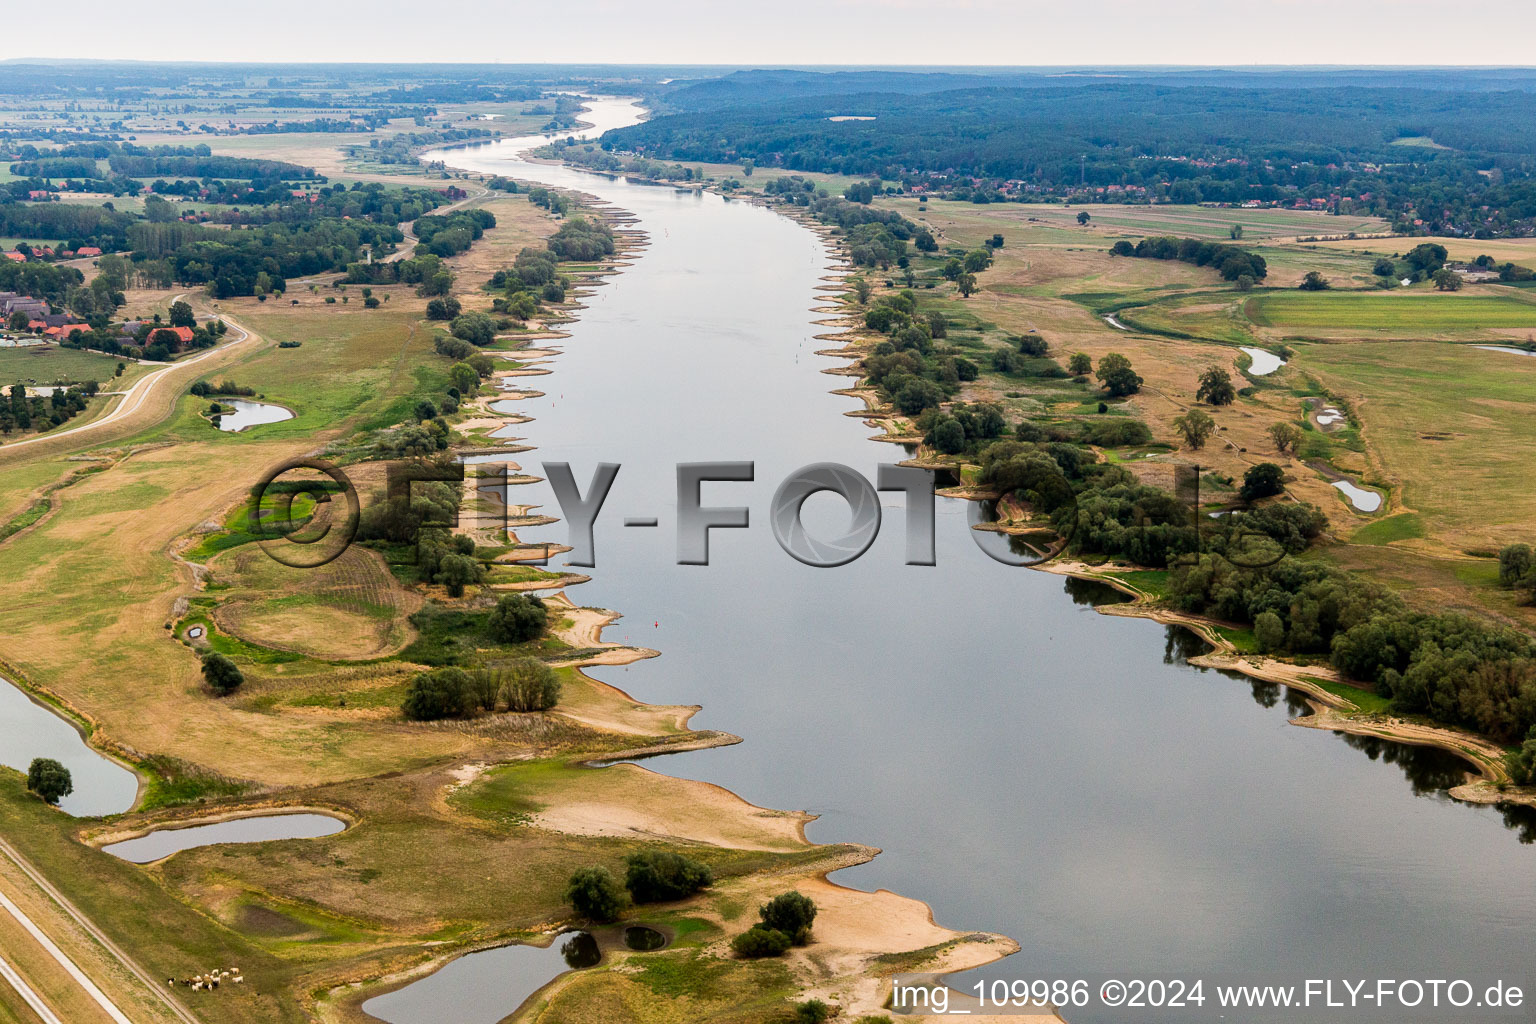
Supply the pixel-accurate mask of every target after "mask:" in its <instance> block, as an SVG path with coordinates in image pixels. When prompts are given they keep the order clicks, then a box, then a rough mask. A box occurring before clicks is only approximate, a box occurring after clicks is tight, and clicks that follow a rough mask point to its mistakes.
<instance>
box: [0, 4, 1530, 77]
mask: <svg viewBox="0 0 1536 1024" xmlns="http://www.w3.org/2000/svg"><path fill="white" fill-rule="evenodd" d="M55 29H56V31H54V30H55ZM1533 40H1536V4H1527V3H1514V4H1500V5H1497V7H1495V8H1486V9H1484V8H1479V7H1477V6H1475V5H1474V6H1458V5H1455V4H1446V3H1445V0H1390V2H1385V0H1270V2H1268V3H1264V4H1239V3H1232V2H1231V0H1220V2H1218V0H1162V2H1155V3H1154V2H1147V0H1098V2H1092V0H1090V2H1087V3H1083V2H1078V3H1072V2H1067V0H1050V2H1041V0H769V2H766V3H731V2H729V0H645V2H621V0H553V2H551V0H540V2H537V3H532V2H526V0H496V2H486V0H463V2H459V3H445V4H429V3H422V2H421V0H409V2H406V0H324V2H319V3H310V4H293V3H267V4H224V3H211V4H210V3H208V2H207V0H196V2H194V0H141V2H139V3H135V4H125V3H123V2H122V0H69V2H68V3H66V5H65V7H64V8H63V9H60V10H59V11H56V12H54V14H52V15H50V16H49V17H48V18H44V19H43V20H42V21H40V22H38V23H37V24H36V25H34V26H32V27H31V28H29V29H26V30H23V31H16V32H6V33H4V34H3V36H0V58H15V57H92V58H133V59H140V60H157V59H159V60H301V61H431V62H441V61H464V62H481V61H506V62H508V63H530V62H540V61H551V62H599V63H689V64H760V65H775V64H791V63H797V64H1014V65H1042V64H1222V65H1233V64H1351V65H1358V64H1507V65H1508V64H1530V63H1531V62H1533V61H1536V50H1533V49H1532V45H1531V44H1532V41H1533Z"/></svg>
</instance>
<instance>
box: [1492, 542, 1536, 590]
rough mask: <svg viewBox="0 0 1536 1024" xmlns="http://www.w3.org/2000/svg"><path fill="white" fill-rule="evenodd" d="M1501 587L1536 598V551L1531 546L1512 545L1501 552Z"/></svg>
mask: <svg viewBox="0 0 1536 1024" xmlns="http://www.w3.org/2000/svg"><path fill="white" fill-rule="evenodd" d="M1499 585H1500V586H1504V587H1508V588H1510V589H1511V590H1524V591H1527V592H1528V593H1529V596H1531V597H1533V598H1536V550H1533V549H1532V548H1531V546H1530V545H1529V544H1510V545H1509V546H1508V547H1505V548H1503V549H1502V550H1500V551H1499Z"/></svg>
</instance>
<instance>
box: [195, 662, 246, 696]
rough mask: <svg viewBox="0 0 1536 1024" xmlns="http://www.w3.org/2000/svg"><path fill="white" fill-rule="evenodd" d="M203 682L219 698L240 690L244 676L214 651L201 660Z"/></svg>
mask: <svg viewBox="0 0 1536 1024" xmlns="http://www.w3.org/2000/svg"><path fill="white" fill-rule="evenodd" d="M203 681H204V682H206V683H207V684H208V686H209V688H210V689H211V690H213V692H214V693H216V694H218V695H219V696H220V697H224V696H228V695H229V694H231V693H234V692H235V691H236V690H238V689H240V686H241V684H243V683H244V682H245V675H244V674H243V673H242V672H241V671H240V669H239V667H238V666H236V665H235V663H234V662H233V661H230V660H229V658H227V657H225V656H224V655H222V654H220V653H218V652H217V651H214V652H212V653H210V654H208V655H206V656H205V657H204V658H203Z"/></svg>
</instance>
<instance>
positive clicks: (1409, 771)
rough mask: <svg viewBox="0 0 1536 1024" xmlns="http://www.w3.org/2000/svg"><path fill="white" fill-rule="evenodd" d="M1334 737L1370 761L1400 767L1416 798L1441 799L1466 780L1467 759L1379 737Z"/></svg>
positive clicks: (1337, 734) (1434, 749)
mask: <svg viewBox="0 0 1536 1024" xmlns="http://www.w3.org/2000/svg"><path fill="white" fill-rule="evenodd" d="M1334 735H1335V736H1337V737H1339V739H1341V740H1343V741H1344V743H1345V745H1346V746H1350V747H1353V748H1354V749H1356V750H1358V751H1361V752H1362V753H1364V754H1365V756H1366V757H1368V758H1370V759H1371V760H1372V761H1380V762H1381V763H1382V764H1393V765H1396V766H1397V767H1399V768H1401V769H1402V770H1403V774H1404V775H1405V776H1407V777H1408V782H1409V784H1410V785H1411V786H1412V787H1413V792H1414V794H1415V795H1416V796H1440V795H1443V794H1444V793H1445V791H1446V790H1448V789H1450V788H1452V787H1453V786H1459V785H1461V784H1462V783H1463V782H1466V781H1467V773H1468V770H1469V769H1468V765H1467V762H1466V760H1465V759H1464V758H1462V757H1459V756H1457V755H1456V754H1453V753H1451V752H1450V751H1449V750H1442V749H1441V748H1440V747H1421V746H1413V745H1410V744H1406V743H1394V742H1392V741H1391V740H1384V739H1381V738H1380V737H1378V736H1352V735H1350V734H1349V733H1343V732H1336V733H1334Z"/></svg>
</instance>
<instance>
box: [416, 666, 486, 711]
mask: <svg viewBox="0 0 1536 1024" xmlns="http://www.w3.org/2000/svg"><path fill="white" fill-rule="evenodd" d="M476 703H477V702H476V700H475V694H474V689H473V685H472V680H471V679H470V677H469V673H468V672H465V671H464V670H463V669H461V668H440V669H436V670H434V671H432V672H423V673H422V674H421V675H419V676H417V677H416V678H415V679H412V680H411V688H410V689H409V690H408V691H406V694H405V702H404V703H402V704H401V705H400V711H401V712H402V713H403V714H404V715H405V717H406V718H409V719H410V720H411V721H413V722H432V721H436V720H437V719H440V718H463V717H465V716H467V715H469V714H472V713H473V712H474V709H475V706H476Z"/></svg>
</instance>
